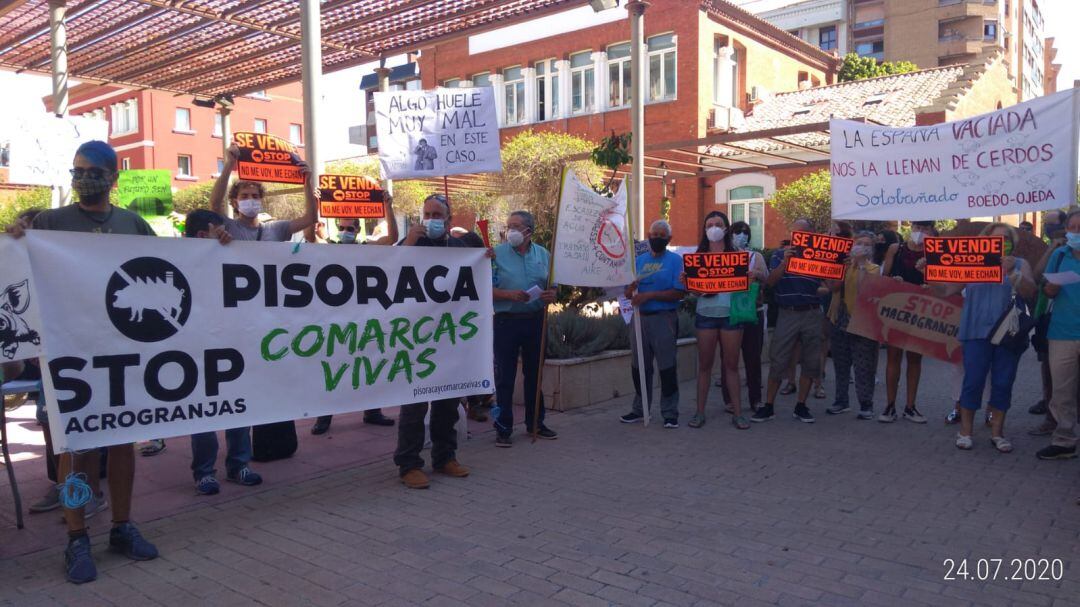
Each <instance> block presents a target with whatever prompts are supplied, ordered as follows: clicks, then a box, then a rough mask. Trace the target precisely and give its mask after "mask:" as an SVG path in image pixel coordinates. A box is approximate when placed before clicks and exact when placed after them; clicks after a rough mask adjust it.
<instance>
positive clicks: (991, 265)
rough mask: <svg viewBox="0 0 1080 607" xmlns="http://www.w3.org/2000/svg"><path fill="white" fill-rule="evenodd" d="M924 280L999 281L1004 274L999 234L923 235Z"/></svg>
mask: <svg viewBox="0 0 1080 607" xmlns="http://www.w3.org/2000/svg"><path fill="white" fill-rule="evenodd" d="M924 246H925V248H926V281H927V282H961V283H971V282H974V283H978V282H989V283H1000V282H1001V281H1002V280H1003V279H1004V277H1005V275H1004V271H1003V268H1002V267H1001V256H1002V255H1003V254H1004V252H1005V238H1004V237H1003V236H954V237H934V236H927V237H926V240H925V241H924Z"/></svg>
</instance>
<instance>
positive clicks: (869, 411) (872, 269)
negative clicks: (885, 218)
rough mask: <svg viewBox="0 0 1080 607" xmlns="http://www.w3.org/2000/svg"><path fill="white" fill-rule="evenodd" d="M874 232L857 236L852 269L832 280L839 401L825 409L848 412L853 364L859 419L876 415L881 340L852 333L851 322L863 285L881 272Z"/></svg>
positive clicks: (831, 309)
mask: <svg viewBox="0 0 1080 607" xmlns="http://www.w3.org/2000/svg"><path fill="white" fill-rule="evenodd" d="M873 255H874V233H873V232H859V233H857V234H856V235H855V245H854V246H853V247H851V257H850V258H848V269H847V272H846V273H845V274H844V280H842V281H840V280H830V281H828V285H829V289H830V290H831V291H832V301H831V302H830V305H829V322H830V323H832V356H833V369H834V373H835V375H836V400H835V401H834V402H833V404H832V406H831V407H829V408H828V409H826V410H825V412H826V413H828V414H830V415H837V414H840V413H844V412H845V411H848V410H849V409H850V408H851V406H850V405H849V404H848V393H849V392H850V390H851V387H850V385H849V384H850V380H851V367H852V365H854V367H855V396H856V397H857V398H858V399H859V416H858V419H873V417H874V382H875V379H876V376H877V361H878V350H880V349H881V346H880V344H878V342H876V341H874V340H872V339H868V338H866V337H863V336H861V335H855V334H854V333H849V332H848V330H847V327H848V322H849V321H850V320H851V311H852V310H853V309H854V306H855V298H856V297H857V296H858V294H859V284H860V283H861V282H862V280H863V278H864V277H865V276H867V275H868V274H877V273H878V272H880V271H881V269H880V268H879V267H878V266H877V265H876V264H874V263H873V261H871V260H872V258H873Z"/></svg>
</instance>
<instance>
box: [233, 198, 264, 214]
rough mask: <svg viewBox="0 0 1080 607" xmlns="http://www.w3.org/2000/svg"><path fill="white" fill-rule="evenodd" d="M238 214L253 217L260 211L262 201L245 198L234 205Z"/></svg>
mask: <svg viewBox="0 0 1080 607" xmlns="http://www.w3.org/2000/svg"><path fill="white" fill-rule="evenodd" d="M236 206H237V208H239V209H240V214H241V215H243V216H244V217H255V216H256V215H258V214H259V213H260V212H261V211H262V200H260V199H258V198H245V199H243V200H239V201H237V203H236Z"/></svg>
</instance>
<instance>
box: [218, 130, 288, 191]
mask: <svg viewBox="0 0 1080 607" xmlns="http://www.w3.org/2000/svg"><path fill="white" fill-rule="evenodd" d="M233 143H235V144H236V145H237V147H239V148H240V158H239V160H237V163H236V173H237V176H239V177H240V179H245V180H248V181H267V182H270V183H296V184H299V183H304V175H303V174H302V173H301V172H300V168H299V167H298V166H297V164H299V162H300V156H299V155H297V153H296V146H295V145H293V144H291V143H289V142H288V141H286V140H284V139H282V138H281V137H274V136H273V135H267V134H265V133H243V132H241V133H236V135H234V136H233Z"/></svg>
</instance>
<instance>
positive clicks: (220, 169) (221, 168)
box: [214, 158, 225, 175]
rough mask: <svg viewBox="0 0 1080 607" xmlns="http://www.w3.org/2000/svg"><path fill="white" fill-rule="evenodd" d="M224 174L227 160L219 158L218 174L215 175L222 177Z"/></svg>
mask: <svg viewBox="0 0 1080 607" xmlns="http://www.w3.org/2000/svg"><path fill="white" fill-rule="evenodd" d="M224 172H225V159H224V158H218V159H217V173H214V174H215V175H220V174H222V173H224Z"/></svg>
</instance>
